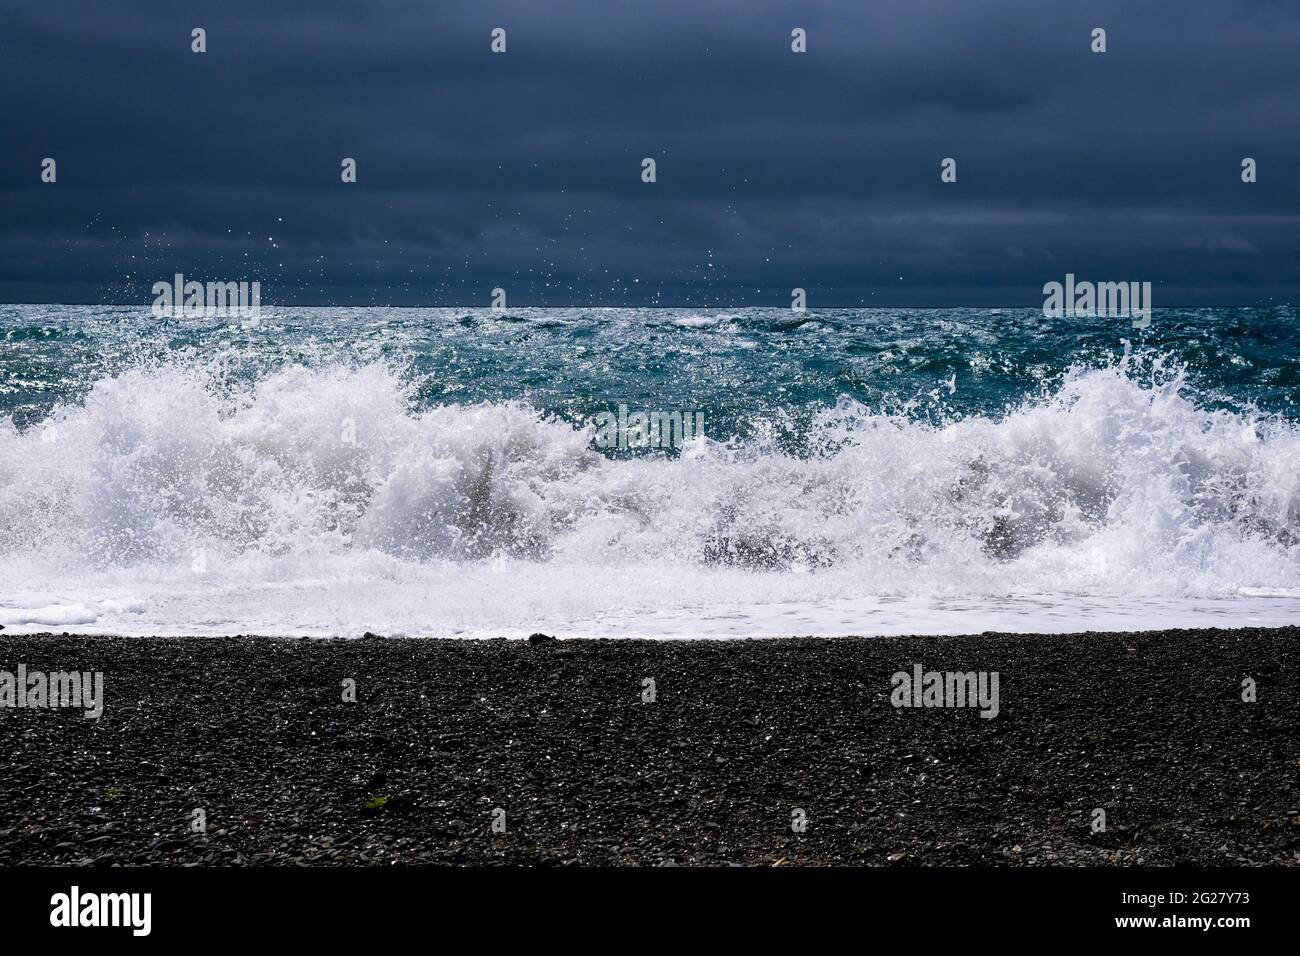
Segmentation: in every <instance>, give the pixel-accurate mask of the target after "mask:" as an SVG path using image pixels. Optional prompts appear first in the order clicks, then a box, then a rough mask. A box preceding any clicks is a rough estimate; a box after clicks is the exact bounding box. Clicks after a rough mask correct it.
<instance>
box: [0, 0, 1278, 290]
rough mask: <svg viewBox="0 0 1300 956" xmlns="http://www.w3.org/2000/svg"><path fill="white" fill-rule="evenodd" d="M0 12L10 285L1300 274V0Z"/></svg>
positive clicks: (715, 285)
mask: <svg viewBox="0 0 1300 956" xmlns="http://www.w3.org/2000/svg"><path fill="white" fill-rule="evenodd" d="M0 7H2V8H3V9H2V10H0V22H3V24H4V26H3V29H0V80H2V82H0V122H2V125H3V147H2V148H0V203H2V205H3V214H2V215H0V300H3V301H9V302H27V301H53V302H134V301H138V302H146V301H148V291H149V287H150V286H151V285H152V283H153V282H154V281H156V280H158V279H162V278H168V277H170V276H171V275H172V274H173V273H175V272H177V271H181V272H184V273H185V274H186V275H187V276H188V277H190V278H197V279H200V280H209V279H214V280H230V279H241V278H243V279H257V280H260V281H261V282H262V284H263V300H264V301H266V302H271V303H300V304H368V303H380V304H394V305H470V304H475V305H486V304H487V303H488V300H489V295H490V290H491V289H492V288H493V287H494V286H503V287H504V288H506V289H507V290H508V293H509V295H510V300H509V301H510V304H511V305H586V304H594V305H647V304H649V305H653V304H660V305H687V304H690V305H719V306H739V305H759V304H771V305H786V304H788V303H789V296H790V291H789V290H790V289H791V288H792V287H794V286H802V287H804V288H806V289H807V290H808V293H809V305H810V306H814V307H815V306H830V305H840V306H852V305H859V304H866V305H956V304H971V305H1031V306H1032V305H1038V304H1040V303H1041V301H1042V293H1041V288H1042V285H1043V283H1044V282H1047V281H1049V280H1052V279H1061V278H1063V276H1064V274H1065V273H1066V272H1073V273H1075V274H1076V275H1078V276H1080V278H1091V279H1096V280H1130V279H1131V280H1143V281H1150V282H1152V283H1153V285H1154V287H1155V297H1156V303H1155V304H1156V305H1157V306H1160V305H1162V304H1163V305H1173V304H1206V305H1213V304H1267V303H1270V302H1294V301H1297V299H1300V254H1298V253H1300V229H1298V228H1297V226H1298V225H1300V186H1298V185H1297V184H1298V183H1300V122H1297V120H1298V119H1300V4H1297V3H1295V2H1291V0H1280V2H1262V0H1260V2H1247V0H1236V2H1228V0H1224V2H1213V3H1210V2H1206V3H1199V2H1195V3H1194V2H1187V0H1169V2H1163V0H1153V2H1143V0H1124V2H1116V3H1084V2H1081V3H1055V2H1054V3H1044V2H1041V0H1024V2H1016V0H982V2H979V3H972V2H970V0H873V2H871V3H861V2H856V0H855V2H850V0H828V2H823V3H794V2H777V0H745V2H739V0H737V2H719V0H639V2H635V3H633V2H614V0H610V2H603V3H602V2H596V0H547V2H540V0H528V2H515V3H508V2H490V0H484V2H473V3H470V2H446V3H442V2H429V0H424V2H418V0H410V2H406V0H366V2H348V3H343V2H337V0H315V2H312V3H302V4H296V3H276V2H266V0H262V2H251V0H213V2H210V3H178V2H161V0H160V2H143V0H141V2H126V0H120V2H114V3H103V2H98V0H95V2H92V0H77V2H67V3H58V4H45V3H42V4H35V3H21V2H18V0H3V2H2V3H0ZM196 26H201V27H203V28H205V29H206V31H207V42H208V52H207V53H205V54H201V55H200V54H194V53H192V52H191V51H190V31H191V29H192V28H193V27H196ZM498 26H499V27H503V28H505V29H506V30H507V38H508V39H507V42H508V48H507V52H506V53H505V54H504V55H494V54H493V53H491V51H490V49H489V43H490V36H489V34H490V32H491V30H492V29H493V28H494V27H498ZM1097 26H1101V27H1104V28H1105V29H1106V30H1107V45H1108V51H1107V52H1106V53H1105V54H1100V55H1099V54H1094V53H1092V52H1091V51H1090V48H1089V46H1090V31H1091V30H1092V28H1094V27H1097ZM794 27H803V28H805V29H806V30H807V32H808V52H807V54H805V55H797V54H794V53H792V52H791V50H790V31H791V29H793V28H794ZM46 156H50V157H54V158H55V159H56V160H57V162H58V182H57V183H56V184H54V185H47V184H42V183H41V182H40V166H41V160H42V159H43V158H44V157H46ZM647 156H649V157H653V158H654V159H655V160H656V161H657V163H658V182H657V183H654V184H653V185H647V184H644V183H642V182H641V179H640V171H641V160H642V158H643V157H647ZM948 156H951V157H954V158H955V159H956V160H957V163H958V181H957V183H955V184H944V183H941V182H940V177H939V164H940V161H941V160H942V159H943V158H944V157H948ZM1247 156H1249V157H1253V158H1255V159H1256V160H1257V161H1258V170H1259V181H1258V182H1257V183H1255V184H1253V185H1246V184H1243V183H1242V182H1241V178H1240V166H1241V161H1242V158H1243V157H1247ZM343 157H355V158H356V160H357V163H358V182H357V183H356V184H355V185H345V184H343V183H342V182H341V181H340V176H339V173H340V161H341V160H342V158H343Z"/></svg>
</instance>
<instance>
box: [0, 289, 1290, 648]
mask: <svg viewBox="0 0 1300 956" xmlns="http://www.w3.org/2000/svg"><path fill="white" fill-rule="evenodd" d="M1298 318H1300V316H1298V315H1297V310H1296V309H1295V308H1292V307H1278V308H1254V309H1199V310H1176V309H1164V310H1161V309H1157V310H1155V312H1154V314H1153V316H1152V321H1151V325H1150V327H1149V328H1146V329H1135V328H1133V327H1132V323H1131V322H1130V321H1129V320H1126V319H1103V318H1089V319H1082V318H1080V319H1047V318H1044V317H1043V315H1042V314H1041V311H1039V310H1011V309H1008V310H988V309H947V310H921V309H917V310H907V309H873V310H866V309H847V310H825V311H821V310H810V311H808V312H806V313H794V312H791V311H790V310H775V309H773V310H763V309H745V310H734V311H726V310H723V311H716V310H705V311H693V310H684V309H683V310H672V309H523V310H513V309H512V310H510V311H508V312H506V313H494V312H491V311H488V310H477V311H476V310H463V309H459V310H457V309H390V308H367V309H300V308H299V309H288V308H286V309H276V308H270V307H265V306H264V307H263V309H262V314H261V316H260V319H259V320H258V321H257V322H256V323H250V322H240V321H239V320H232V319H193V320H187V319H179V318H168V319H159V318H156V317H154V316H152V315H151V314H149V310H148V308H147V307H107V306H52V305H44V306H0V624H3V625H5V627H6V629H7V630H9V631H37V630H50V629H55V630H76V631H81V632H105V633H123V634H232V633H245V634H248V633H261V634H316V635H327V634H337V635H344V636H348V635H356V634H360V633H361V632H362V631H364V630H371V631H378V632H383V633H390V634H410V635H424V636H431V637H450V636H498V635H505V636H519V635H526V634H528V633H531V632H533V631H537V630H543V631H546V632H547V633H554V634H559V635H562V636H611V637H617V636H624V635H626V636H633V635H637V636H664V637H676V636H680V637H687V636H716V637H751V636H765V635H791V634H826V635H834V634H906V633H964V632H973V631H983V630H1026V631H1043V632H1068V631H1076V630H1085V629H1108V630H1118V629H1134V628H1146V627H1170V626H1208V625H1217V626H1241V625H1247V624H1251V625H1255V624H1283V623H1296V622H1297V621H1300V429H1298V423H1300V409H1298V408H1297V404H1296V403H1297V399H1300V332H1298V331H1297V328H1298V324H1297V319H1298ZM620 405H625V406H627V408H628V411H629V414H631V413H634V412H637V411H646V412H651V411H653V412H669V413H671V412H674V411H681V412H686V411H691V412H699V413H702V415H703V418H704V434H703V436H702V437H695V438H692V439H691V440H690V441H689V442H686V443H685V444H683V445H682V447H670V448H656V449H646V448H627V449H618V448H603V447H600V446H599V444H598V442H597V441H596V438H597V436H598V433H597V419H596V416H598V415H599V414H600V413H601V412H613V413H616V412H617V410H618V408H619V406H620Z"/></svg>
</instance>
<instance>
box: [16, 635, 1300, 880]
mask: <svg viewBox="0 0 1300 956" xmlns="http://www.w3.org/2000/svg"><path fill="white" fill-rule="evenodd" d="M1298 650H1300V628H1296V627H1284V628H1271V629H1259V628H1240V629H1230V630H1228V629H1194V630H1177V631H1173V630H1171V631H1143V632H1118V633H1116V632H1104V633H1103V632H1094V633H1083V634H1067V635H1061V634H1044V635H1027V634H1004V633H998V634H994V633H985V634H982V635H971V636H964V637H948V636H945V637H922V636H916V637H872V638H849V637H836V638H806V637H805V638H761V639H749V640H746V639H727V640H718V639H704V640H691V639H685V638H674V639H671V640H668V639H659V640H644V639H628V638H617V639H590V638H583V639H573V640H562V641H547V642H541V643H537V644H532V643H529V642H527V641H519V640H506V639H504V638H497V639H490V640H477V639H443V640H438V639H422V638H389V639H362V640H357V639H337V638H336V639H326V638H298V639H294V638H265V637H227V638H220V637H194V638H181V637H165V638H156V637H103V636H84V635H73V634H68V635H58V634H51V633H46V634H41V635H16V634H13V633H12V632H4V631H0V671H13V670H15V668H16V667H17V666H18V665H19V664H22V665H24V666H25V667H26V668H27V669H28V670H32V671H35V670H44V671H55V670H68V671H72V670H75V671H79V672H102V673H103V675H104V677H103V688H104V690H103V693H104V701H103V707H104V709H103V715H102V717H100V718H99V719H98V720H88V719H84V718H83V716H82V715H81V713H80V712H77V711H75V710H62V709H40V708H35V709H33V708H13V709H10V708H0V747H3V748H4V752H5V753H6V755H7V759H6V766H7V771H6V773H5V774H4V775H0V864H3V865H13V864H38V865H48V864H54V865H115V864H121V865H128V866H130V865H143V864H163V865H182V864H194V863H197V864H208V865H259V864H271V865H293V864H317V865H342V864H353V865H389V864H392V863H398V864H406V863H410V864H420V863H435V864H471V865H477V864H495V863H505V864H589V865H603V864H641V865H656V864H683V865H686V864H706V865H726V864H731V863H738V864H745V865H778V864H779V865H785V866H789V865H799V864H804V865H826V864H850V865H857V864H865V865H882V866H898V865H903V866H906V865H996V866H1001V865H1088V866H1107V865H1121V866H1124V865H1168V864H1179V865H1209V866H1235V865H1296V864H1297V863H1300V654H1298V653H1297V651H1298ZM918 665H919V666H921V667H922V668H923V669H924V670H925V671H929V670H932V669H933V670H938V671H958V672H971V671H974V672H983V673H996V674H997V675H998V676H999V678H1000V681H999V683H998V692H999V701H998V707H997V715H996V717H992V718H991V719H989V718H985V717H981V714H980V711H979V710H978V709H976V708H964V709H963V708H899V707H895V706H893V705H892V704H891V693H892V691H893V690H894V687H893V686H892V685H891V676H892V675H893V674H895V673H898V672H908V673H910V672H913V670H914V668H915V667H916V666H918ZM1247 677H1249V678H1251V679H1252V680H1253V681H1254V682H1255V687H1256V695H1257V699H1256V700H1255V701H1254V702H1250V703H1248V702H1244V701H1243V700H1242V686H1241V684H1242V681H1243V679H1245V678H1247ZM647 679H651V680H653V681H654V685H653V690H654V700H653V702H649V701H646V700H643V695H645V694H646V691H647V689H648V685H646V684H645V683H644V682H645V681H646V680H647ZM347 681H354V682H355V702H349V701H345V700H343V696H344V693H345V682H347ZM195 809H201V810H202V811H203V815H204V820H205V824H206V832H195V830H194V826H195V817H194V811H195ZM1098 809H1101V810H1104V811H1105V824H1106V825H1105V830H1104V831H1098V832H1094V824H1095V823H1096V821H1097V817H1096V811H1097V810H1098ZM502 810H503V811H504V815H503V817H502V815H501V814H499V813H497V812H496V811H502ZM796 811H801V812H802V820H803V822H805V823H806V828H805V829H804V830H803V832H796V831H795V829H794V828H793V827H792V822H794V821H796V820H797V819H798V815H797V814H796ZM494 821H495V822H496V823H497V824H498V828H499V826H500V825H501V824H502V823H504V827H505V832H504V833H502V832H494V830H493V824H494Z"/></svg>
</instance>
